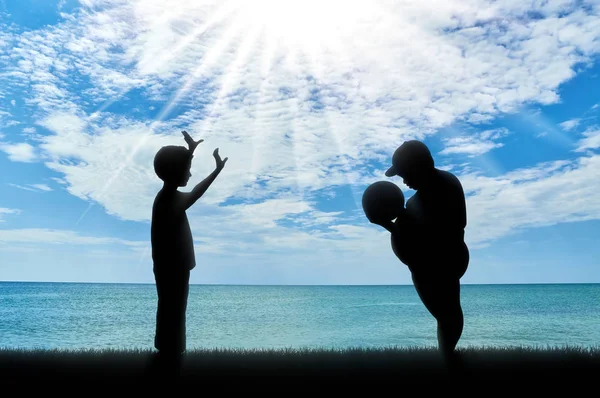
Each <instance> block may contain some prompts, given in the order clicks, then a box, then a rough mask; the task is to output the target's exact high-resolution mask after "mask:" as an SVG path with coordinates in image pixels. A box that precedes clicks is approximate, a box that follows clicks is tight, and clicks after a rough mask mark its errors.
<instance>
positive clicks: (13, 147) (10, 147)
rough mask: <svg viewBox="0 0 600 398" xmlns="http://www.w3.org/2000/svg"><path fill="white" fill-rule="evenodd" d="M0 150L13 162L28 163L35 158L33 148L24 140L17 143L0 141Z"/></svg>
mask: <svg viewBox="0 0 600 398" xmlns="http://www.w3.org/2000/svg"><path fill="white" fill-rule="evenodd" d="M0 150H2V151H4V152H6V154H7V155H8V158H9V159H10V160H12V161H13V162H25V163H30V162H34V161H36V160H37V155H36V152H35V148H34V147H33V146H32V145H31V144H28V143H26V142H20V143H18V144H6V143H0Z"/></svg>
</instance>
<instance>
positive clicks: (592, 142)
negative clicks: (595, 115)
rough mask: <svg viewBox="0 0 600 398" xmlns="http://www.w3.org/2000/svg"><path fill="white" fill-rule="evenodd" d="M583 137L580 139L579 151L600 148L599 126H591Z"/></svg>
mask: <svg viewBox="0 0 600 398" xmlns="http://www.w3.org/2000/svg"><path fill="white" fill-rule="evenodd" d="M583 137H584V138H583V139H581V140H580V141H579V146H578V147H577V149H576V151H577V152H582V151H585V150H589V149H598V148H600V129H599V128H597V127H594V128H589V129H588V130H586V131H585V132H584V133H583Z"/></svg>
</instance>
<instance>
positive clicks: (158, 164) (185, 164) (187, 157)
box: [154, 145, 192, 187]
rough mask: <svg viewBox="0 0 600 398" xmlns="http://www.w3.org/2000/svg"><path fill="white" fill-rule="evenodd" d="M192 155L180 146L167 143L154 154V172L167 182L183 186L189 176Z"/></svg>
mask: <svg viewBox="0 0 600 398" xmlns="http://www.w3.org/2000/svg"><path fill="white" fill-rule="evenodd" d="M191 163H192V155H191V153H190V151H189V150H188V149H187V148H185V147H182V146H176V145H169V146H164V147H162V148H160V149H159V150H158V152H157V153H156V155H155V156H154V172H155V173H156V175H157V176H158V178H160V179H161V180H163V181H164V182H165V183H167V184H171V185H175V186H181V187H184V186H186V185H187V182H188V180H189V178H190V177H191V175H192V174H191V173H190V166H191Z"/></svg>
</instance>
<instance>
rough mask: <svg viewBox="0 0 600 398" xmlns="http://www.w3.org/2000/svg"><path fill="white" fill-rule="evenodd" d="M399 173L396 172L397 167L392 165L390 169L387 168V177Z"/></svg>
mask: <svg viewBox="0 0 600 398" xmlns="http://www.w3.org/2000/svg"><path fill="white" fill-rule="evenodd" d="M397 174H398V173H397V172H396V169H395V168H394V166H392V167H390V168H389V169H387V171H386V172H385V175H386V176H387V177H393V176H395V175H397Z"/></svg>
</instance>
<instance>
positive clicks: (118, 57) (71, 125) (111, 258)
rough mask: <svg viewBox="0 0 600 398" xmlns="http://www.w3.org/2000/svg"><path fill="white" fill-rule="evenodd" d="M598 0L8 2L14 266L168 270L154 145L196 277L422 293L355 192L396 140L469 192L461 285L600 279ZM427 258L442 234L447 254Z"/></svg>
mask: <svg viewBox="0 0 600 398" xmlns="http://www.w3.org/2000/svg"><path fill="white" fill-rule="evenodd" d="M599 54H600V1H567V0H555V1H552V0H548V1H541V0H536V1H523V0H506V1H502V0H499V1H485V0H461V1H458V0H443V1H442V0H439V1H437V0H420V1H408V0H405V1H387V0H386V1H383V0H373V1H368V2H367V1H352V0H349V1H337V0H329V1H328V0H319V1H315V0H304V1H300V0H290V1H288V2H277V1H273V0H256V1H253V2H244V1H240V0H227V1H192V0H173V1H169V2H166V1H164V0H161V1H159V0H143V1H142V0H130V1H125V0H80V1H75V0H66V1H65V0H60V1H54V0H0V170H2V172H1V173H0V281H59V282H122V283H153V282H154V279H153V274H152V258H151V251H150V218H151V210H152V203H153V200H154V196H155V195H156V193H157V192H158V190H159V189H160V188H161V185H162V184H161V181H160V180H159V179H158V177H156V175H155V174H154V171H153V166H152V162H153V157H154V154H155V153H156V151H157V150H158V149H159V148H160V147H162V146H164V145H185V142H184V140H183V137H182V135H181V131H182V130H186V131H188V132H189V133H190V135H191V136H192V137H193V138H194V139H203V140H204V142H203V143H201V144H200V146H199V147H198V148H197V149H196V152H195V157H194V161H193V164H192V170H191V172H192V177H191V179H190V182H189V184H188V186H187V187H185V188H182V190H183V191H189V190H191V188H192V187H193V186H194V185H195V184H197V183H198V182H200V181H202V179H204V178H205V177H206V176H207V175H208V174H209V173H211V172H212V171H213V170H214V167H215V161H214V158H213V157H212V152H213V150H214V149H215V148H219V153H220V154H221V156H222V157H228V161H227V163H226V166H225V168H224V169H223V171H222V172H221V174H220V175H219V176H218V177H217V179H216V180H215V182H214V183H213V184H212V186H211V187H210V188H209V190H208V191H207V192H206V193H205V195H204V196H203V197H202V198H200V200H199V201H198V202H196V204H195V205H194V206H193V207H192V208H190V209H189V210H188V218H189V220H190V224H191V228H192V233H193V236H194V244H195V250H196V261H197V266H196V268H195V269H194V270H193V271H192V273H191V278H190V281H191V283H197V284H321V285H324V284H359V285H369V284H386V285H390V284H411V283H412V282H411V279H410V273H409V271H408V269H407V267H406V266H405V265H404V264H402V263H400V262H399V260H398V259H397V258H396V257H395V256H394V254H393V252H392V250H391V246H390V237H389V233H388V232H387V231H385V230H384V229H383V228H381V227H379V226H376V225H373V224H370V223H369V222H368V220H366V218H365V216H364V213H363V211H362V207H361V196H362V192H363V191H364V189H365V188H366V187H367V186H368V185H369V184H371V183H373V182H375V181H380V180H388V181H392V182H394V183H396V184H398V186H399V187H400V188H401V189H402V190H403V192H404V193H405V195H406V197H407V198H409V197H410V196H411V195H412V194H414V192H413V191H411V190H410V189H409V188H408V187H406V186H405V185H403V183H402V180H401V179H400V178H399V177H397V178H388V177H385V175H384V173H385V170H386V169H387V168H388V167H389V166H390V164H391V156H392V154H393V152H394V150H395V149H396V148H397V147H398V146H399V145H400V144H402V142H404V141H405V140H409V139H419V140H422V141H423V142H425V143H426V144H427V145H428V146H429V148H430V149H431V152H432V154H433V156H434V159H435V162H436V166H437V167H439V168H441V169H444V170H448V171H450V172H452V173H453V174H455V175H456V176H457V177H458V178H459V180H460V181H461V183H462V185H463V188H464V190H465V194H466V203H467V218H468V224H467V228H466V233H465V239H466V242H467V244H468V246H469V249H470V255H471V260H470V265H469V269H468V270H467V272H466V274H465V276H464V277H463V278H462V283H465V284H468V283H588V282H589V283H598V282H600V267H599V265H600V264H599V263H598V259H599V258H600V245H598V243H597V237H598V236H599V232H600V178H598V177H599V176H600V152H599V147H600V95H599V94H598V93H600V77H599V73H600V65H599V63H598V60H599ZM432 250H435V248H432Z"/></svg>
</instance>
